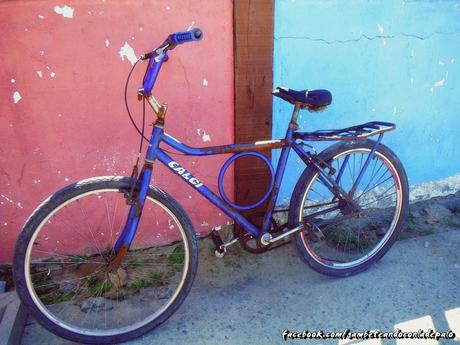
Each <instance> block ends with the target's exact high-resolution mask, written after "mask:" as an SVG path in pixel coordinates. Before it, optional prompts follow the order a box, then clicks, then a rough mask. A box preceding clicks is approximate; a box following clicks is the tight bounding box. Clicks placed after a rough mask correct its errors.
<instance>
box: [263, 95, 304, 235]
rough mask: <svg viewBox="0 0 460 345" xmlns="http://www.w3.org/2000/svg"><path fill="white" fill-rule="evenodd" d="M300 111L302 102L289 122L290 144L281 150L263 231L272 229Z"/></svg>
mask: <svg viewBox="0 0 460 345" xmlns="http://www.w3.org/2000/svg"><path fill="white" fill-rule="evenodd" d="M299 112H300V104H299V103H296V104H295V106H294V110H293V112H292V116H291V122H289V126H288V129H287V131H286V136H285V139H286V141H287V142H288V144H289V145H288V146H286V147H283V149H282V150H281V155H280V158H279V160H278V166H277V167H276V173H275V183H274V186H273V191H272V194H271V196H270V201H269V202H268V206H267V212H266V213H265V216H264V222H263V225H262V232H263V233H267V232H268V231H269V230H270V224H271V218H272V215H273V210H274V209H275V206H276V200H277V199H278V194H279V191H280V187H281V182H282V181H283V176H284V172H285V170H286V165H287V161H288V158H289V153H290V151H291V147H292V144H293V142H294V139H293V137H294V132H295V131H296V130H298V129H299V125H298V124H297V118H298V116H299Z"/></svg>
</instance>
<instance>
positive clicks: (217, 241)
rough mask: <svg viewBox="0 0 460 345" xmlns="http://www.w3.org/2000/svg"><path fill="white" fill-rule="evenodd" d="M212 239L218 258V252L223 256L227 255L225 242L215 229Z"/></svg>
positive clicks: (212, 232)
mask: <svg viewBox="0 0 460 345" xmlns="http://www.w3.org/2000/svg"><path fill="white" fill-rule="evenodd" d="M211 239H212V242H213V243H214V247H215V248H216V250H215V253H216V256H217V252H219V253H221V254H222V253H223V255H225V247H224V241H223V240H222V237H220V234H219V233H218V232H217V230H215V229H214V230H212V231H211ZM223 255H222V256H223Z"/></svg>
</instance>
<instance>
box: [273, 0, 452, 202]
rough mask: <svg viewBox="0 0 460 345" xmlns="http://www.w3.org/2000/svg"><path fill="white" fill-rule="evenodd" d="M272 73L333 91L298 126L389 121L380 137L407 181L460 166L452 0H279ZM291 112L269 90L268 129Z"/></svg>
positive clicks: (293, 160)
mask: <svg viewBox="0 0 460 345" xmlns="http://www.w3.org/2000/svg"><path fill="white" fill-rule="evenodd" d="M273 73H274V86H279V85H282V86H286V87H290V88H293V89H315V88H326V89H329V90H331V92H332V95H333V103H332V105H331V106H330V107H329V108H328V109H326V110H325V111H324V112H322V113H318V114H315V113H309V112H307V111H302V117H301V120H300V121H299V123H300V124H301V127H302V128H303V129H304V130H315V129H325V128H334V127H337V128H340V127H345V126H349V125H353V124H358V123H363V122H367V121H371V120H382V121H390V122H395V123H396V124H397V126H398V128H397V130H396V131H393V132H390V133H388V134H387V135H386V136H385V137H384V143H385V144H386V145H388V146H389V147H390V148H391V149H393V150H394V151H395V152H396V154H397V155H398V156H399V157H400V158H401V160H402V161H403V164H404V165H405V167H406V171H407V174H408V177H409V184H410V185H414V184H419V183H422V182H428V181H432V180H436V179H439V178H443V177H447V176H452V175H455V174H458V173H459V172H460V142H459V141H458V138H459V137H460V2H459V1H338V0H337V1H319V0H317V1H313V0H312V1H307V0H303V1H302V0H298V1H295V0H276V1H275V45H274V66H273ZM291 111H292V106H291V105H290V104H288V103H286V102H283V101H282V100H280V99H278V98H275V99H274V101H273V136H274V137H276V138H278V137H282V136H283V135H284V133H285V131H286V127H287V124H288V122H289V118H290V116H291ZM278 157H279V155H278V154H276V153H275V154H274V156H273V161H274V164H276V163H277V160H278ZM297 161H298V160H297V156H296V155H295V153H293V154H292V155H291V157H290V160H289V165H288V170H287V176H286V177H287V178H286V179H285V182H284V184H283V186H282V192H281V195H280V199H279V203H283V202H284V203H285V202H286V201H288V200H289V197H290V194H291V191H292V188H293V186H294V184H295V182H296V180H297V177H298V176H299V174H300V173H301V170H299V167H300V166H301V165H300V164H299V163H298V162H297Z"/></svg>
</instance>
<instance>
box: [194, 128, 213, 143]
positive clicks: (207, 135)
mask: <svg viewBox="0 0 460 345" xmlns="http://www.w3.org/2000/svg"><path fill="white" fill-rule="evenodd" d="M196 133H197V134H198V135H199V136H200V137H201V139H202V140H203V142H207V141H211V137H210V136H209V134H207V133H206V131H205V130H204V129H201V128H198V129H197V130H196ZM202 133H203V134H202Z"/></svg>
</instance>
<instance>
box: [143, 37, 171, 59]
mask: <svg viewBox="0 0 460 345" xmlns="http://www.w3.org/2000/svg"><path fill="white" fill-rule="evenodd" d="M175 47H176V44H175V43H171V42H170V40H169V38H168V39H167V40H166V41H164V42H163V44H162V45H161V46H159V47H158V48H156V49H154V50H153V51H151V52H150V53H146V54H142V55H141V57H140V58H141V60H147V59H150V58H152V57H153V56H155V57H158V56H161V55H162V54H166V52H167V51H168V50H170V49H174V48H175ZM165 61H168V55H166V57H165Z"/></svg>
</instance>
